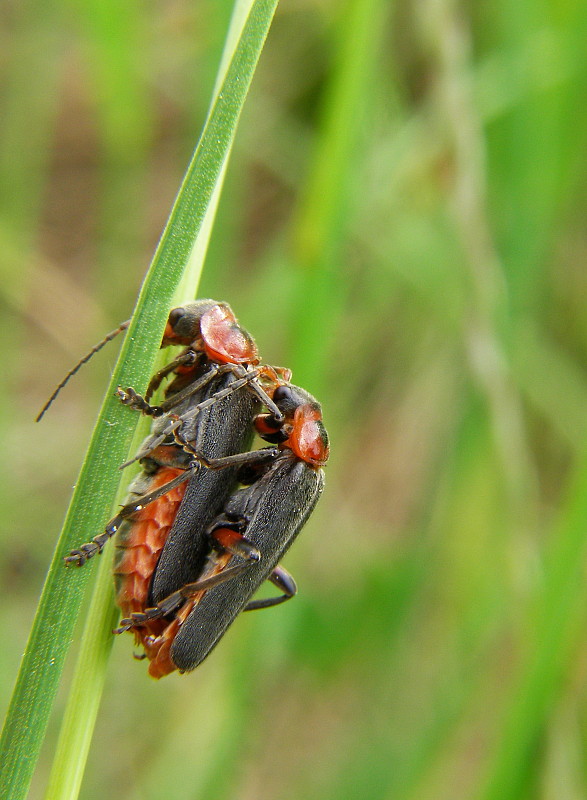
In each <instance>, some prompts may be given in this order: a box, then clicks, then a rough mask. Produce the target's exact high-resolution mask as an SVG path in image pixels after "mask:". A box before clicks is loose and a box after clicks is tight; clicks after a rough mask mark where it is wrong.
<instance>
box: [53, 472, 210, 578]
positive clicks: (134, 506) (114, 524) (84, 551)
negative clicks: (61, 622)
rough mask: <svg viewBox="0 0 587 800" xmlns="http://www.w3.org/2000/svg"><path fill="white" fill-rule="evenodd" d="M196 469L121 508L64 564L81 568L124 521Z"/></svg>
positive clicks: (71, 553) (66, 557)
mask: <svg viewBox="0 0 587 800" xmlns="http://www.w3.org/2000/svg"><path fill="white" fill-rule="evenodd" d="M198 469H200V465H199V464H195V465H193V466H191V467H190V468H189V469H185V470H183V471H182V472H181V473H180V474H179V475H178V476H177V477H175V478H173V480H171V481H169V482H168V483H165V484H164V485H163V486H160V487H159V488H158V489H155V491H154V492H151V493H150V494H146V495H143V497H139V499H138V500H136V501H135V502H133V503H129V504H128V505H126V506H123V507H122V508H121V510H120V511H119V512H118V514H117V515H116V516H115V517H113V518H112V519H111V520H110V522H109V523H108V524H107V525H106V527H105V528H104V531H103V533H100V534H98V536H94V538H93V539H92V541H91V542H86V543H85V544H82V545H81V547H79V548H78V549H77V550H71V552H70V553H69V555H68V556H65V558H64V561H65V563H66V564H77V566H78V567H81V566H83V565H84V564H85V563H86V561H87V560H88V559H89V558H92V557H93V556H95V555H96V554H97V553H101V552H102V550H103V549H104V545H105V544H106V542H107V541H108V540H109V539H111V538H112V536H114V534H115V533H116V532H117V531H118V529H119V528H120V526H121V524H122V523H123V522H124V520H125V519H127V518H128V517H131V516H132V515H133V514H135V513H136V512H137V511H140V510H141V509H142V508H144V507H145V506H147V505H149V503H152V502H153V500H157V498H158V497H161V496H162V495H164V494H167V492H170V491H171V490H172V489H175V487H176V486H179V485H180V484H181V483H183V482H184V481H187V480H189V479H190V478H191V477H192V475H193V474H194V473H195V472H196V471H197V470H198Z"/></svg>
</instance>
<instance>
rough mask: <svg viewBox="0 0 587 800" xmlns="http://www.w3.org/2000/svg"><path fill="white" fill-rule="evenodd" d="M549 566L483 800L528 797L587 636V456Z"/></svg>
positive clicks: (562, 517) (526, 628)
mask: <svg viewBox="0 0 587 800" xmlns="http://www.w3.org/2000/svg"><path fill="white" fill-rule="evenodd" d="M557 527H558V530H557V531H556V535H555V537H554V541H553V544H552V550H551V552H550V554H549V557H548V559H547V560H546V563H545V570H544V579H543V581H542V582H541V585H540V587H539V590H538V592H537V602H536V604H535V607H534V608H533V609H532V612H531V614H530V616H529V618H528V620H527V624H526V625H525V626H524V632H526V633H527V634H528V633H529V634H530V636H531V638H532V640H531V642H530V644H529V646H528V648H527V654H526V658H525V660H524V663H523V665H522V667H521V670H520V673H519V676H518V679H517V681H516V682H515V684H514V686H513V687H512V693H511V697H510V701H509V703H508V704H507V707H506V715H505V719H504V721H503V724H502V729H501V732H500V736H499V745H498V748H497V751H496V753H495V756H494V759H493V762H492V764H491V767H490V772H489V775H488V779H487V783H486V785H485V787H484V790H483V792H482V793H480V797H482V798H483V800H515V799H516V798H519V797H521V796H525V792H524V783H525V780H526V779H527V777H528V775H529V773H530V772H531V766H532V762H533V758H534V756H535V752H536V747H537V745H538V742H539V737H540V735H541V733H542V731H543V727H544V725H545V723H546V721H547V718H548V713H549V711H550V709H551V708H552V705H553V703H554V702H555V700H556V698H557V695H558V692H559V691H560V687H561V683H562V681H563V678H564V675H565V671H566V670H567V669H568V666H569V663H570V661H569V660H570V657H571V654H572V652H573V649H574V647H575V646H576V645H577V643H578V642H579V641H580V640H581V639H582V638H583V633H582V630H583V628H584V620H585V611H584V609H585V602H586V600H587V590H586V585H585V578H584V573H585V559H586V557H587V536H586V535H585V531H586V530H587V458H585V457H584V458H583V460H582V464H581V465H580V468H579V469H578V471H577V476H576V479H575V485H574V487H573V488H572V490H571V492H570V494H569V498H568V501H567V504H566V507H565V506H563V507H562V509H561V515H560V517H559V520H558V526H557Z"/></svg>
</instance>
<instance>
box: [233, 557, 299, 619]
mask: <svg viewBox="0 0 587 800" xmlns="http://www.w3.org/2000/svg"><path fill="white" fill-rule="evenodd" d="M267 580H269V581H271V583H272V584H273V585H274V586H277V588H278V589H281V591H282V592H283V594H280V595H279V597H268V598H266V599H265V600H251V602H250V603H247V604H246V606H245V607H244V608H243V611H256V610H257V609H259V608H271V607H272V606H278V605H279V604H280V603H285V601H286V600H289V599H290V598H291V597H294V595H295V594H296V592H297V591H298V587H297V586H296V582H295V580H294V579H293V576H292V575H290V574H289V572H288V571H287V570H286V569H285V567H282V566H281V565H278V566H277V567H275V569H274V570H273V572H272V573H271V575H270V576H269V577H268V578H267Z"/></svg>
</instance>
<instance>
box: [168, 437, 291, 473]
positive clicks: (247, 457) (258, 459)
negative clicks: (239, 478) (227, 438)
mask: <svg viewBox="0 0 587 800" xmlns="http://www.w3.org/2000/svg"><path fill="white" fill-rule="evenodd" d="M173 435H174V436H175V441H176V442H177V444H178V445H180V446H181V447H182V448H183V449H184V450H185V452H186V453H188V454H189V455H192V456H193V457H194V461H197V462H198V464H201V465H202V466H203V467H206V469H225V468H226V467H240V466H245V465H249V464H264V463H268V462H270V461H273V460H274V459H275V458H276V457H277V455H278V453H279V450H278V449H277V448H276V447H266V448H263V449H262V450H251V451H249V452H247V453H234V455H231V456H221V457H219V458H206V457H205V456H203V455H201V453H198V451H197V450H196V449H195V448H194V447H192V445H191V444H190V443H189V442H188V441H187V440H186V439H184V438H183V436H182V435H181V431H180V430H179V429H178V428H176V429H175V430H174V431H173Z"/></svg>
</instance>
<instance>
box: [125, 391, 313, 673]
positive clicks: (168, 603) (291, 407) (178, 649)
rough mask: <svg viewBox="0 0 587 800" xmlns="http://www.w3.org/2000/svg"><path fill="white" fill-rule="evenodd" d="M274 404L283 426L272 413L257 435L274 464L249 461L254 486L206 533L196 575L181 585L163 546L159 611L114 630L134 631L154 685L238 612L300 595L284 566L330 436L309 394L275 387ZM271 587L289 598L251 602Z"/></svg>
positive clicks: (192, 661)
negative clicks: (266, 444) (264, 586)
mask: <svg viewBox="0 0 587 800" xmlns="http://www.w3.org/2000/svg"><path fill="white" fill-rule="evenodd" d="M273 400H274V402H275V403H276V405H277V406H278V408H279V409H280V411H281V413H282V414H283V422H282V421H279V420H277V419H276V418H275V417H274V416H273V415H271V414H261V415H259V416H258V417H257V418H256V420H255V428H256V430H257V432H258V433H259V435H260V436H262V437H263V438H265V439H266V440H268V441H270V442H273V443H275V446H274V447H271V448H268V449H267V450H262V451H256V452H261V453H263V452H272V453H273V457H272V458H271V460H269V461H266V462H265V463H263V462H259V461H258V460H256V459H255V451H253V453H250V454H248V455H249V462H250V464H251V465H252V471H250V472H249V475H248V480H250V481H251V483H250V485H248V486H245V487H243V488H240V489H237V490H236V491H234V492H233V493H232V494H230V496H229V497H228V499H227V500H226V502H225V504H224V508H223V510H222V511H221V512H220V513H219V514H218V515H217V516H216V518H215V519H214V520H213V521H212V522H211V523H210V524H209V526H208V528H207V532H206V536H205V540H206V541H207V543H208V547H207V553H206V554H205V556H204V557H203V558H201V561H200V571H199V574H198V575H197V576H196V577H195V579H192V581H191V582H188V583H185V582H184V580H183V571H182V569H181V558H182V557H183V552H184V551H183V549H182V548H179V549H177V548H176V549H175V552H173V549H172V548H168V547H167V546H166V547H165V549H164V550H163V552H162V554H161V557H160V559H159V562H158V564H157V566H156V569H155V572H154V575H153V578H152V583H151V590H150V597H151V598H152V599H153V600H154V601H155V602H156V603H157V605H155V606H154V607H153V608H148V609H146V610H144V611H139V612H135V613H132V614H130V615H129V616H128V617H127V618H126V619H123V620H122V622H121V624H120V627H119V628H118V629H117V632H118V633H121V632H123V631H126V630H132V631H134V632H135V633H136V634H137V635H138V636H139V637H140V638H141V641H142V643H143V644H144V646H145V651H146V654H147V656H148V658H149V659H150V661H151V663H150V666H149V673H150V674H151V675H152V676H153V677H156V678H160V677H162V676H164V675H167V674H168V673H170V672H172V671H174V670H175V669H179V670H180V672H185V671H189V670H192V669H194V668H195V667H197V666H198V664H200V663H201V662H202V661H203V660H204V658H206V656H207V655H208V654H209V653H210V652H211V650H212V649H213V648H214V647H215V645H216V644H217V643H218V641H219V640H220V638H221V637H222V636H223V634H224V633H225V632H226V630H227V628H228V627H229V626H230V625H231V623H232V622H233V621H234V619H235V618H236V617H237V616H238V614H239V613H240V612H241V611H246V610H252V609H258V608H266V607H269V606H273V605H276V604H277V603H281V602H283V601H284V600H286V599H288V598H289V597H292V596H293V595H294V594H295V592H296V586H295V582H294V581H293V578H291V576H289V575H288V573H287V572H286V571H285V570H284V569H283V568H282V567H280V566H279V561H280V560H281V558H282V557H283V555H284V553H285V552H286V550H287V549H288V548H289V547H290V546H291V544H292V543H293V541H294V539H295V538H296V536H297V535H298V533H299V531H300V530H301V528H302V527H303V525H304V523H305V522H306V520H307V519H308V517H309V515H310V514H311V512H312V510H313V509H314V506H315V505H316V503H317V501H318V499H319V497H320V495H321V493H322V490H323V487H324V472H323V470H322V467H323V466H324V465H325V464H326V461H327V460H328V455H329V447H328V436H327V434H326V430H325V428H324V425H323V423H322V412H321V408H320V405H319V404H318V403H317V401H316V400H315V399H314V398H313V397H312V396H311V395H309V394H308V393H307V392H305V391H304V390H303V389H300V388H299V387H296V386H291V385H282V386H279V387H277V388H275V390H274V391H273ZM243 463H245V464H246V463H247V462H246V460H245V459H243ZM241 477H242V475H241ZM198 536H201V534H198ZM200 555H202V554H200ZM265 580H270V581H271V582H273V583H274V584H275V585H276V586H278V587H279V588H280V589H281V590H282V592H283V594H282V595H281V596H279V597H276V598H269V599H267V600H251V597H252V596H253V594H254V593H255V591H256V590H257V589H258V587H259V586H260V585H261V584H262V583H263V582H264V581H265Z"/></svg>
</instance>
